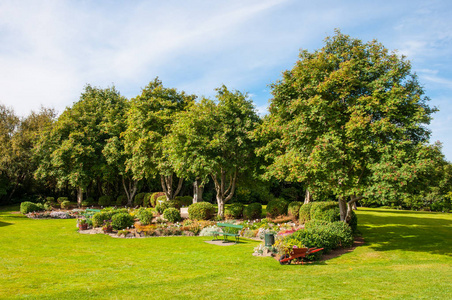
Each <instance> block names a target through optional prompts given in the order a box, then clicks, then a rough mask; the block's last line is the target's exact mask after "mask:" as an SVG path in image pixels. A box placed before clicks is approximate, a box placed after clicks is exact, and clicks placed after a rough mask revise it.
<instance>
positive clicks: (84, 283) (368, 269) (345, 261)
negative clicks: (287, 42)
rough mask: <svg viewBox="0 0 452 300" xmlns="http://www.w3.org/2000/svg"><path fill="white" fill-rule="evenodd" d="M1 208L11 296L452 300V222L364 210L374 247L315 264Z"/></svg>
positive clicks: (4, 286) (5, 277)
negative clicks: (86, 231) (87, 227)
mask: <svg viewBox="0 0 452 300" xmlns="http://www.w3.org/2000/svg"><path fill="white" fill-rule="evenodd" d="M13 209H14V210H17V208H16V207H15V208H7V209H1V210H0V282H1V285H0V297H1V298H4V299H14V298H31V299H89V298H96V299H115V298H116V299H147V298H154V299H190V298H196V299H199V298H201V299H227V298H229V299H245V298H246V299H249V298H255V299H350V298H359V299H375V298H377V299H411V298H422V299H448V298H450V294H451V292H452V281H451V278H452V253H451V249H452V234H451V233H452V215H451V214H440V213H420V212H407V211H393V210H377V209H360V210H359V211H358V217H359V221H360V225H359V230H360V231H361V233H362V235H363V236H364V238H365V240H366V244H365V245H364V246H362V247H359V248H357V249H356V250H355V251H354V252H352V253H348V254H345V255H343V256H341V257H338V258H335V259H332V260H329V261H326V262H323V263H317V264H312V265H304V266H301V265H289V266H281V265H279V263H278V262H277V261H276V260H274V259H272V258H259V257H253V256H252V255H251V254H252V252H253V248H254V247H255V246H257V243H256V242H254V241H245V242H243V243H240V244H238V245H234V246H228V247H220V246H216V245H210V244H207V243H204V241H205V240H208V238H205V237H166V238H146V239H114V238H110V237H108V236H105V235H82V234H79V233H77V231H76V226H75V220H31V219H27V218H25V217H23V216H21V215H18V214H12V213H11V210H13Z"/></svg>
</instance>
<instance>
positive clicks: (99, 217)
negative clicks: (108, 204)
mask: <svg viewBox="0 0 452 300" xmlns="http://www.w3.org/2000/svg"><path fill="white" fill-rule="evenodd" d="M119 213H128V210H127V209H126V208H121V209H113V208H111V209H104V210H102V211H101V212H98V213H95V214H94V215H93V218H92V220H93V227H100V226H102V225H103V224H104V221H108V220H111V218H112V217H113V216H114V215H115V214H119Z"/></svg>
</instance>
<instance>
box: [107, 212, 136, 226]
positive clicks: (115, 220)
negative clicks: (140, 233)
mask: <svg viewBox="0 0 452 300" xmlns="http://www.w3.org/2000/svg"><path fill="white" fill-rule="evenodd" d="M133 221H134V220H133V217H132V216H131V215H130V214H128V213H118V214H115V215H113V216H112V217H111V226H112V227H113V229H115V230H121V229H125V228H127V227H132V225H133Z"/></svg>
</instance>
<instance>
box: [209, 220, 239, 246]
mask: <svg viewBox="0 0 452 300" xmlns="http://www.w3.org/2000/svg"><path fill="white" fill-rule="evenodd" d="M217 226H218V227H220V228H221V229H222V231H214V232H213V240H212V241H215V240H217V238H218V236H219V235H222V236H223V239H224V241H223V243H227V242H228V239H227V237H228V236H233V237H235V243H236V244H237V243H238V242H239V237H240V233H229V232H227V231H228V228H237V229H239V232H240V230H242V229H243V226H242V225H235V224H229V223H217Z"/></svg>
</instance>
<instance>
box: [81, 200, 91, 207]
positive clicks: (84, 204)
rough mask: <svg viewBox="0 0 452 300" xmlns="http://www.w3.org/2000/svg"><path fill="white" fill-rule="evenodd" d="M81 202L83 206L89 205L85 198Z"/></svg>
mask: <svg viewBox="0 0 452 300" xmlns="http://www.w3.org/2000/svg"><path fill="white" fill-rule="evenodd" d="M81 204H82V206H83V207H87V206H90V203H89V201H87V200H84V201H82V203H81Z"/></svg>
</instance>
